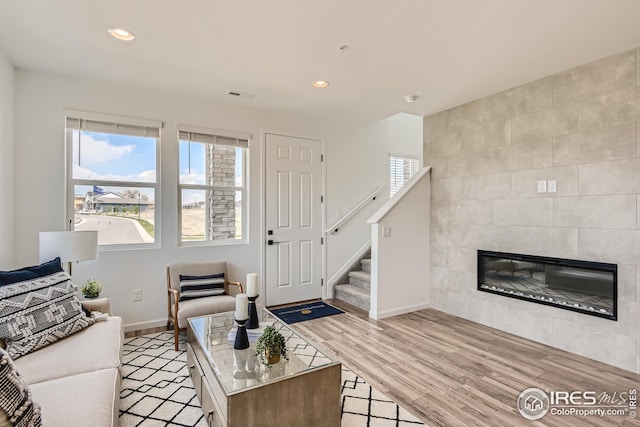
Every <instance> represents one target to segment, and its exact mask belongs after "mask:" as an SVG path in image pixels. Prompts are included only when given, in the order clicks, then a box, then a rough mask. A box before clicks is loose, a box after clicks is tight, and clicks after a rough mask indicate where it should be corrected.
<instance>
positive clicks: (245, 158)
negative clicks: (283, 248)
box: [176, 124, 252, 247]
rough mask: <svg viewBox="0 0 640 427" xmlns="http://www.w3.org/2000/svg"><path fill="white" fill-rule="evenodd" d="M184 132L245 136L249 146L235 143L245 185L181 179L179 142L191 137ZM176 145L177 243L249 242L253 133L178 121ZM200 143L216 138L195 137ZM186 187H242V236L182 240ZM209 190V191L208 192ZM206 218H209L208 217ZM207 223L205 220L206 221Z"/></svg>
mask: <svg viewBox="0 0 640 427" xmlns="http://www.w3.org/2000/svg"><path fill="white" fill-rule="evenodd" d="M181 133H197V134H201V135H206V136H210V137H213V138H215V137H220V138H225V139H236V140H246V147H245V146H242V145H240V144H237V145H235V147H237V148H241V149H242V150H241V153H242V186H241V187H238V186H233V187H230V186H218V185H208V184H182V183H181V182H180V176H181V170H180V163H181V158H180V143H181V142H182V141H188V140H186V139H183V138H181V137H180V134H181ZM176 135H177V145H178V147H177V148H178V156H177V163H178V197H177V200H178V206H177V208H178V227H177V232H178V236H177V237H178V246H180V247H192V246H228V245H244V244H248V243H249V167H248V165H249V157H250V156H249V153H250V150H251V136H252V135H251V134H250V133H245V132H237V131H232V130H224V129H212V128H206V127H200V126H193V125H185V124H179V125H178V130H177V133H176ZM194 142H196V143H198V144H207V143H208V144H212V145H215V144H216V142H215V141H214V142H200V141H194ZM218 145H227V146H234V145H233V144H224V143H222V144H218ZM183 190H199V191H205V192H206V191H234V192H237V191H239V192H240V193H241V197H242V202H241V205H240V206H241V217H240V218H241V219H240V220H241V225H242V229H241V233H242V238H240V239H203V240H183V238H182V237H183V235H182V211H183V202H182V193H183ZM205 194H206V193H205ZM205 222H206V218H205ZM205 227H206V223H205Z"/></svg>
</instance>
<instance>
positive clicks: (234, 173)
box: [180, 141, 244, 187]
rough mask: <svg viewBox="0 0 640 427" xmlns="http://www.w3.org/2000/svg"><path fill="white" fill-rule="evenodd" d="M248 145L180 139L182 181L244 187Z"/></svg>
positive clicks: (216, 185)
mask: <svg viewBox="0 0 640 427" xmlns="http://www.w3.org/2000/svg"><path fill="white" fill-rule="evenodd" d="M243 152H244V148H240V147H234V146H230V145H223V144H206V143H200V142H189V141H180V184H199V185H211V186H214V187H242V186H243V176H242V171H243V160H244V155H243Z"/></svg>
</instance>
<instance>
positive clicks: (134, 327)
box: [124, 319, 167, 332]
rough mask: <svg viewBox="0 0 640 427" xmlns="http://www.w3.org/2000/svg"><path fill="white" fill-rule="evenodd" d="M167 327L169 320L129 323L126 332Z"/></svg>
mask: <svg viewBox="0 0 640 427" xmlns="http://www.w3.org/2000/svg"><path fill="white" fill-rule="evenodd" d="M161 326H167V319H157V320H149V321H148V322H138V323H129V324H127V325H124V331H125V332H133V331H142V330H144V329H151V328H159V327H161Z"/></svg>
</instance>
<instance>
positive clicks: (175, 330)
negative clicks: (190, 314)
mask: <svg viewBox="0 0 640 427" xmlns="http://www.w3.org/2000/svg"><path fill="white" fill-rule="evenodd" d="M179 335H180V329H178V322H177V321H174V322H173V340H174V342H175V345H176V351H178V336H179Z"/></svg>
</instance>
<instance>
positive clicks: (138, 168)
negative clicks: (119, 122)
mask: <svg viewBox="0 0 640 427" xmlns="http://www.w3.org/2000/svg"><path fill="white" fill-rule="evenodd" d="M70 132H71V135H72V142H73V143H72V153H73V159H72V161H73V179H94V180H103V181H129V182H156V138H149V137H142V136H129V135H116V134H109V133H100V132H87V131H80V132H79V131H78V130H71V131H70Z"/></svg>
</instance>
